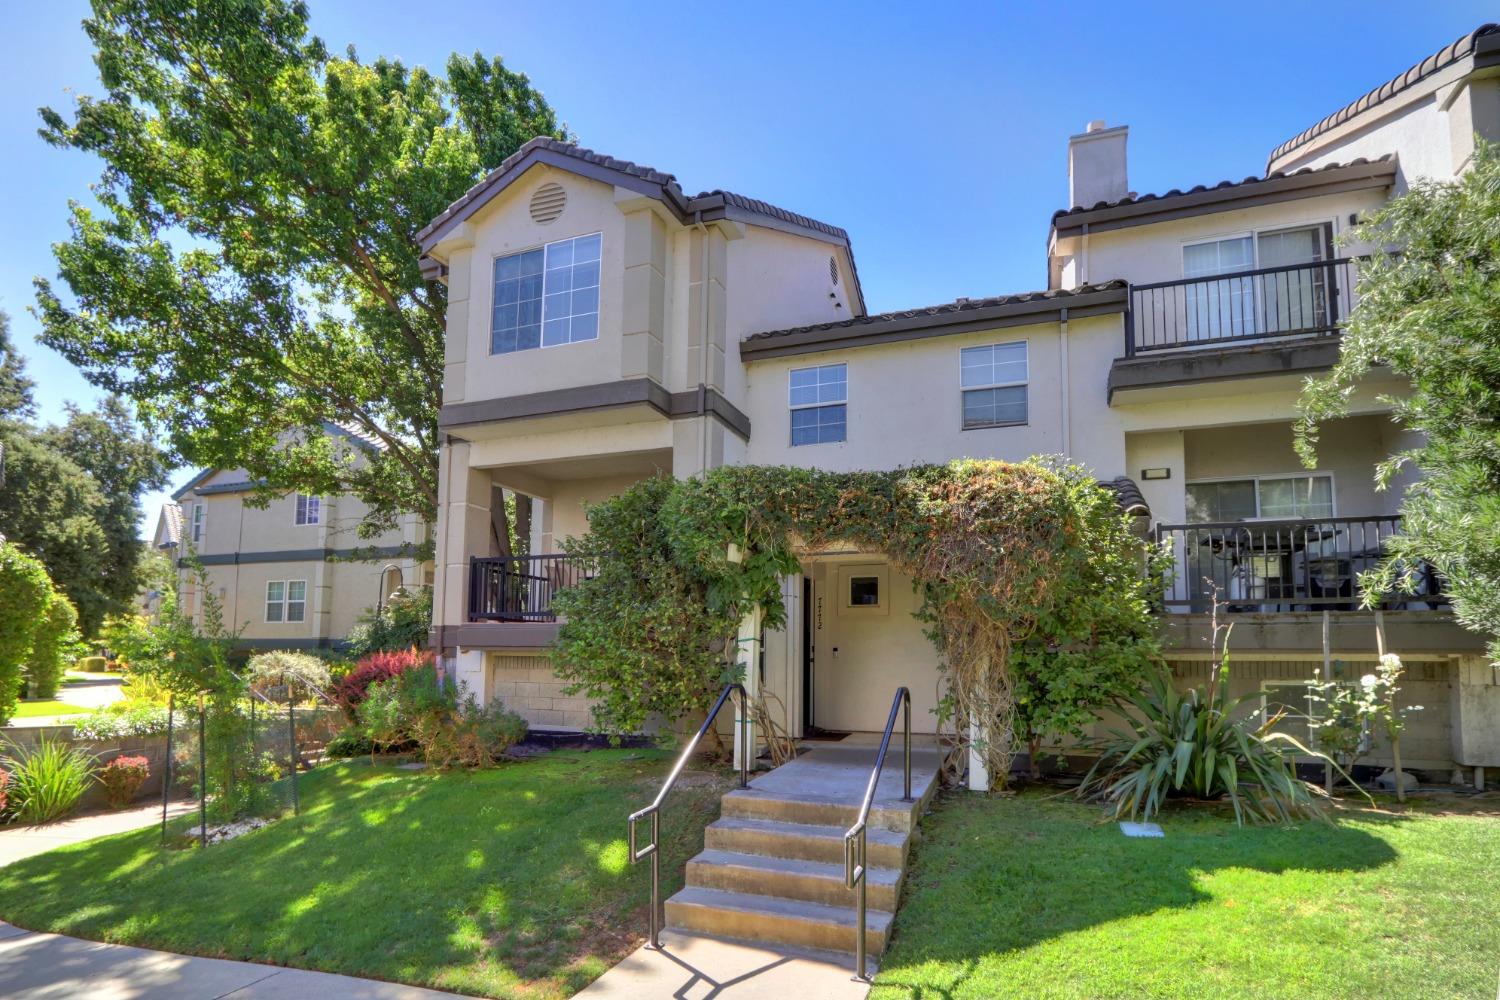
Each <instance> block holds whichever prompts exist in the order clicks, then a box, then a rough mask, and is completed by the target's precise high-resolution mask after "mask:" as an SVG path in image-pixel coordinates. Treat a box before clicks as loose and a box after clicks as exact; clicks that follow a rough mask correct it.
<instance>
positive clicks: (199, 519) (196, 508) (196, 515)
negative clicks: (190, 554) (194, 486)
mask: <svg viewBox="0 0 1500 1000" xmlns="http://www.w3.org/2000/svg"><path fill="white" fill-rule="evenodd" d="M192 525H193V530H192V532H191V534H190V535H189V537H190V538H191V539H192V540H193V544H194V545H197V544H198V543H199V542H201V541H203V502H202V501H201V500H200V501H199V502H198V503H195V504H193V519H192Z"/></svg>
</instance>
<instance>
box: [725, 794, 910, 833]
mask: <svg viewBox="0 0 1500 1000" xmlns="http://www.w3.org/2000/svg"><path fill="white" fill-rule="evenodd" d="M860 791H861V792H863V791H864V790H863V789H860ZM912 792H913V796H914V800H913V801H911V802H902V801H901V800H900V799H899V798H897V799H879V800H876V802H875V804H874V805H873V806H871V808H870V829H872V830H873V829H875V828H877V827H878V828H880V829H882V830H895V831H897V832H900V833H905V832H907V831H909V830H911V829H912V828H913V827H915V826H916V825H917V820H918V819H920V818H921V815H922V808H923V803H922V801H921V800H920V798H917V797H916V796H918V795H919V793H920V790H919V789H917V788H913V789H912ZM897 794H898V795H899V794H900V793H899V792H898V793H897ZM859 805H860V803H859V802H858V801H851V800H849V799H848V798H830V797H828V796H824V795H806V794H800V793H796V792H769V791H763V790H761V789H759V788H737V789H735V790H733V791H731V792H728V793H727V794H725V796H724V803H723V815H725V816H742V817H745V818H747V819H769V820H777V821H779V822H782V823H806V824H811V825H814V826H842V827H843V828H844V829H846V830H847V829H849V827H850V826H852V825H853V824H854V821H855V819H856V818H857V817H858V816H859Z"/></svg>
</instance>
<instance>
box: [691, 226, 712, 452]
mask: <svg viewBox="0 0 1500 1000" xmlns="http://www.w3.org/2000/svg"><path fill="white" fill-rule="evenodd" d="M693 227H694V228H695V229H697V230H698V232H699V233H700V234H701V235H702V237H703V246H702V248H701V249H700V250H699V258H700V259H699V267H700V268H701V270H700V271H699V274H700V275H701V276H702V277H701V279H700V280H701V281H702V283H703V288H702V290H701V292H702V293H701V294H700V295H699V296H698V298H699V300H700V302H699V311H700V313H701V315H700V316H699V321H700V322H701V324H702V325H701V326H700V327H699V329H700V331H701V332H702V335H703V347H702V349H701V353H702V357H701V358H700V359H699V360H700V364H699V371H698V400H699V407H698V409H699V413H698V470H699V471H700V472H702V473H705V474H706V473H707V472H708V408H707V405H706V404H707V400H706V399H705V398H704V397H705V395H706V392H705V387H706V386H707V385H708V373H709V371H710V367H709V363H708V359H709V343H708V317H709V315H710V310H709V308H708V260H709V256H708V227H707V226H705V225H704V224H703V210H702V209H701V208H700V209H698V210H697V211H696V212H695V213H693Z"/></svg>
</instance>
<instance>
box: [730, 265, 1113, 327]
mask: <svg viewBox="0 0 1500 1000" xmlns="http://www.w3.org/2000/svg"><path fill="white" fill-rule="evenodd" d="M1124 287H1125V282H1124V281H1121V280H1118V279H1117V280H1113V281H1105V282H1101V283H1100V284H1097V285H1080V286H1078V287H1077V288H1067V289H1064V288H1053V289H1048V290H1047V291H1044V292H1019V293H1017V294H1014V295H993V296H990V297H989V298H982V299H958V300H956V301H953V302H944V303H942V304H941V305H935V306H922V307H921V308H918V309H903V310H900V311H898V312H887V313H876V314H874V315H872V316H855V317H853V318H851V319H844V320H836V321H834V322H831V323H814V324H813V325H811V326H797V327H792V328H791V329H787V330H766V331H763V332H761V333H752V334H750V335H749V336H748V337H746V338H744V342H746V343H753V342H756V341H764V340H771V339H774V338H776V337H789V336H792V335H793V334H798V333H811V332H814V331H819V330H850V329H859V330H860V331H861V332H867V333H872V334H873V333H878V332H880V330H881V328H882V327H885V326H891V325H900V324H905V323H906V322H908V321H910V320H915V319H922V318H924V317H934V316H945V315H950V314H951V315H955V316H956V315H958V314H962V313H968V312H977V311H979V310H983V309H992V308H994V307H996V306H1008V305H1017V304H1020V303H1023V302H1035V303H1039V304H1041V303H1050V302H1053V301H1056V300H1066V299H1069V298H1073V297H1075V296H1079V295H1084V294H1088V293H1091V292H1103V291H1112V290H1115V289H1123V288H1124ZM1066 304H1067V303H1066V301H1063V302H1060V303H1059V305H1066Z"/></svg>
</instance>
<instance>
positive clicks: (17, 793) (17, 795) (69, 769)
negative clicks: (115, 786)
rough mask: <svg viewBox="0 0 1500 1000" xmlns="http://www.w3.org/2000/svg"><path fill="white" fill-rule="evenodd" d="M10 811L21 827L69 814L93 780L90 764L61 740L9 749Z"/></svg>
mask: <svg viewBox="0 0 1500 1000" xmlns="http://www.w3.org/2000/svg"><path fill="white" fill-rule="evenodd" d="M9 751H10V752H9V754H7V756H6V757H5V759H4V766H5V769H6V770H8V771H9V772H10V775H11V786H10V800H11V810H12V812H13V814H14V815H15V817H16V819H18V820H20V821H21V822H23V823H48V822H51V821H52V820H55V819H60V818H62V817H63V816H66V815H67V814H68V813H70V812H72V811H73V808H74V807H75V806H76V805H78V800H79V799H80V798H82V797H83V793H84V792H86V791H88V787H89V783H90V782H91V781H93V780H94V760H93V758H92V757H90V756H89V755H88V754H87V753H85V752H84V751H82V750H80V749H79V748H77V747H74V746H70V745H69V744H67V743H64V742H63V741H61V740H49V739H42V740H40V741H39V742H37V744H36V745H35V746H31V747H19V746H16V745H15V744H11V745H10V746H9Z"/></svg>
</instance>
